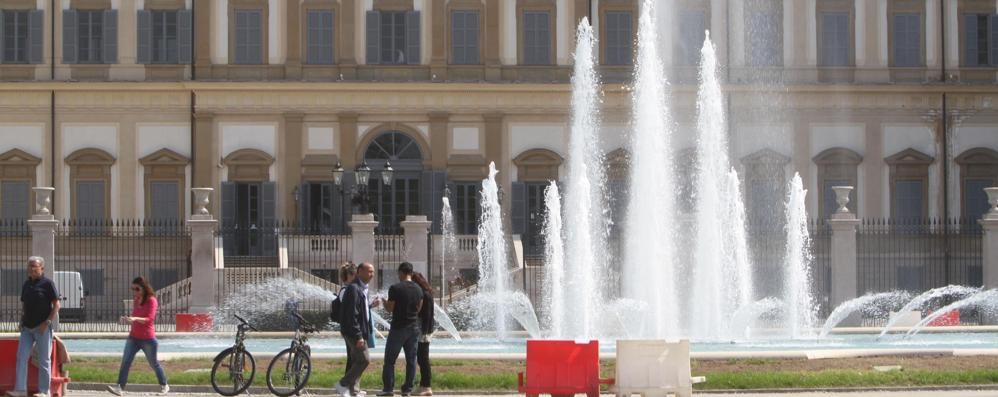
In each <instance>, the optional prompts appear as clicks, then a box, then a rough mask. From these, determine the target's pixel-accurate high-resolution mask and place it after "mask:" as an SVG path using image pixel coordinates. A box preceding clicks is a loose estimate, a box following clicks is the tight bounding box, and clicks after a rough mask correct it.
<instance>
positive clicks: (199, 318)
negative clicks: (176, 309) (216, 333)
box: [176, 313, 214, 332]
mask: <svg viewBox="0 0 998 397" xmlns="http://www.w3.org/2000/svg"><path fill="white" fill-rule="evenodd" d="M176 320H177V323H176V324H177V332H207V331H211V329H212V326H213V324H214V323H213V321H212V318H211V314H210V313H177V318H176Z"/></svg>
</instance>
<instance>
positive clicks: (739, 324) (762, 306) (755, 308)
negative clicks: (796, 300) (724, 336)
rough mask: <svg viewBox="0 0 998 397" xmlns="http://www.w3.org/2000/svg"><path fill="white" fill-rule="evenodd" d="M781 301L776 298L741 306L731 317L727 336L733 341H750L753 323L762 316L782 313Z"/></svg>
mask: <svg viewBox="0 0 998 397" xmlns="http://www.w3.org/2000/svg"><path fill="white" fill-rule="evenodd" d="M783 311H784V305H783V301H781V300H779V299H778V298H774V297H769V298H763V299H760V300H757V301H755V302H752V303H750V304H748V305H745V306H742V307H741V308H739V309H738V311H736V312H735V314H734V315H732V316H731V326H729V327H728V335H730V336H731V337H732V338H733V339H739V338H741V339H745V340H748V339H752V328H753V327H754V326H755V322H756V321H758V320H759V317H761V316H762V315H764V314H769V313H776V312H781V313H782V312H783Z"/></svg>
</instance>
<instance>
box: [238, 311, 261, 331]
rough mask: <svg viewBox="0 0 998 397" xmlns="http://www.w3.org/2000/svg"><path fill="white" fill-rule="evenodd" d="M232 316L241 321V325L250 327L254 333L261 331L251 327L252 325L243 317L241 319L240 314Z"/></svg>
mask: <svg viewBox="0 0 998 397" xmlns="http://www.w3.org/2000/svg"><path fill="white" fill-rule="evenodd" d="M232 316H233V317H235V318H236V319H237V320H239V322H240V323H242V324H240V325H245V326H247V327H249V329H251V330H253V331H257V332H259V331H260V330H258V329H256V327H254V326H252V325H250V323H249V322H247V321H246V320H244V319H243V318H242V317H239V315H238V314H233V315H232Z"/></svg>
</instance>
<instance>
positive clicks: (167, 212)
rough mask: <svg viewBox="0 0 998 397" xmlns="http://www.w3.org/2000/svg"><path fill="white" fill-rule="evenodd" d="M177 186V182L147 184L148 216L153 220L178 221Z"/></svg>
mask: <svg viewBox="0 0 998 397" xmlns="http://www.w3.org/2000/svg"><path fill="white" fill-rule="evenodd" d="M178 189H179V186H177V182H152V183H150V184H149V204H150V205H151V206H152V208H150V211H149V214H150V215H151V217H152V219H154V220H160V221H163V220H166V221H175V220H178V219H180V203H178V202H177V198H178V197H179V194H180V192H179V190H178Z"/></svg>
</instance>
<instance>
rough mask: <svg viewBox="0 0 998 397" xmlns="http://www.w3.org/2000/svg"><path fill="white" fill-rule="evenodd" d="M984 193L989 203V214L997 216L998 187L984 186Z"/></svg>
mask: <svg viewBox="0 0 998 397" xmlns="http://www.w3.org/2000/svg"><path fill="white" fill-rule="evenodd" d="M984 193H987V195H988V204H990V205H991V210H990V211H988V213H989V214H990V215H994V216H998V187H986V188H984Z"/></svg>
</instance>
